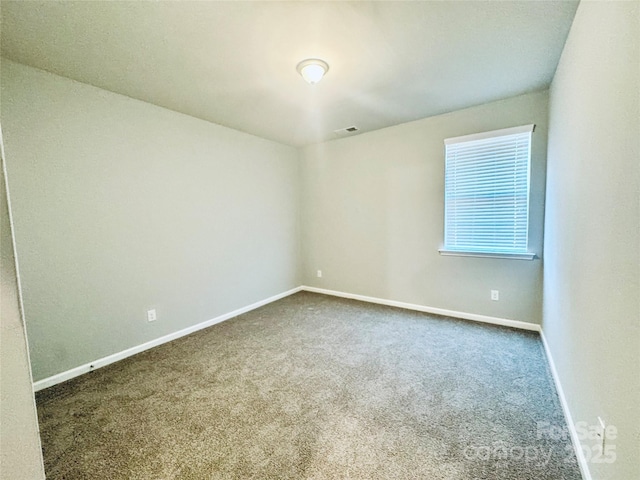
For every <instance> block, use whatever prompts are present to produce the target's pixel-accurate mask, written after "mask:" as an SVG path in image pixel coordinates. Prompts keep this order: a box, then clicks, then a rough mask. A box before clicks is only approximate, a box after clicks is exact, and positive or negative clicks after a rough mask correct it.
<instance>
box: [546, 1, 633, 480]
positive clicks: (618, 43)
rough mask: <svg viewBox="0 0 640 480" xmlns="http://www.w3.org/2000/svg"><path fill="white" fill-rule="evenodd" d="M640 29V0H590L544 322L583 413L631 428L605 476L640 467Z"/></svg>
mask: <svg viewBox="0 0 640 480" xmlns="http://www.w3.org/2000/svg"><path fill="white" fill-rule="evenodd" d="M639 37H640V3H638V2H601V3H598V2H584V1H583V2H581V3H580V6H579V8H578V11H577V14H576V17H575V20H574V22H573V27H572V29H571V33H570V35H569V38H568V40H567V44H566V46H565V50H564V52H563V55H562V59H561V61H560V65H559V67H558V70H557V72H556V75H555V78H554V80H553V84H552V88H551V99H550V129H549V152H548V157H549V167H548V181H547V210H546V222H545V232H546V233H545V246H546V248H545V252H546V254H545V267H544V323H543V329H544V333H545V336H546V338H547V340H548V343H549V346H550V349H551V352H552V356H553V358H554V361H555V364H556V367H557V370H558V374H559V377H560V380H561V383H562V386H563V390H564V392H565V394H566V398H567V401H568V404H569V407H570V411H571V414H572V417H573V420H574V422H580V421H584V422H587V423H588V424H589V425H595V424H596V422H597V417H598V416H601V417H602V418H603V419H604V420H605V421H606V422H607V423H609V424H612V425H615V426H616V427H617V428H618V430H619V436H618V438H617V439H615V440H609V441H608V444H610V445H612V446H614V445H615V452H616V454H617V460H616V461H615V462H614V463H613V464H605V463H595V462H591V463H590V464H589V468H590V470H591V473H592V475H593V478H595V479H598V480H600V479H616V480H618V479H632V478H640V303H639V299H640V196H639V195H640V193H639V192H640V183H639V169H640V145H639V142H640V41H639ZM584 445H585V447H588V448H591V447H592V446H593V445H594V442H589V441H585V443H584Z"/></svg>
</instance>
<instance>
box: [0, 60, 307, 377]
mask: <svg viewBox="0 0 640 480" xmlns="http://www.w3.org/2000/svg"><path fill="white" fill-rule="evenodd" d="M2 125H3V128H4V134H5V147H6V157H7V158H6V161H7V168H8V180H9V186H10V189H11V194H12V208H13V214H14V218H15V234H16V244H17V251H18V255H19V257H20V261H21V262H20V269H21V272H20V273H21V277H22V287H23V291H24V304H25V316H26V322H27V330H28V334H29V344H30V351H31V359H32V366H33V373H34V379H35V380H40V379H43V378H45V377H48V376H50V375H53V374H56V373H59V372H62V371H65V370H68V369H70V368H73V367H76V366H79V365H82V364H85V363H87V362H91V361H93V360H95V359H98V358H101V357H104V356H107V355H110V354H113V353H116V352H120V351H122V350H124V349H127V348H129V347H132V346H136V345H139V344H141V343H144V342H146V341H149V340H153V339H156V338H158V337H161V336H163V335H166V334H169V333H173V332H175V331H178V330H180V329H183V328H186V327H189V326H192V325H194V324H197V323H200V322H203V321H206V320H209V319H211V318H214V317H216V316H218V315H221V314H224V313H227V312H230V311H232V310H235V309H237V308H241V307H245V306H247V305H249V304H251V303H253V302H256V301H259V300H262V299H265V298H267V297H270V296H272V295H275V294H278V293H281V292H284V291H286V290H289V289H291V288H294V287H296V286H298V285H299V284H300V280H299V278H298V258H299V251H298V250H299V249H298V246H299V244H298V225H297V218H298V212H297V208H298V204H299V201H298V193H299V192H298V152H297V150H296V149H294V148H292V147H287V146H284V145H281V144H278V143H275V142H271V141H267V140H263V139H260V138H257V137H254V136H251V135H248V134H244V133H241V132H238V131H235V130H231V129H228V128H224V127H220V126H217V125H214V124H211V123H208V122H205V121H202V120H198V119H195V118H192V117H188V116H185V115H182V114H178V113H175V112H172V111H169V110H166V109H163V108H160V107H156V106H153V105H150V104H147V103H144V102H140V101H137V100H133V99H130V98H127V97H123V96H120V95H116V94H113V93H110V92H107V91H104V90H101V89H98V88H94V87H91V86H89V85H85V84H82V83H78V82H74V81H71V80H68V79H65V78H62V77H58V76H55V75H52V74H49V73H45V72H42V71H39V70H36V69H33V68H30V67H26V66H23V65H20V64H16V63H13V62H9V61H6V60H3V62H2ZM150 308H155V309H157V314H158V320H157V321H156V322H153V323H148V322H147V320H146V311H147V310H148V309H150Z"/></svg>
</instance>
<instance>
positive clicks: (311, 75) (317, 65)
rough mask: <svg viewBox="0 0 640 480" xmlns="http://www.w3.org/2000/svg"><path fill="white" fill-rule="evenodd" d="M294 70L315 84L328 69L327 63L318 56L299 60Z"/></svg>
mask: <svg viewBox="0 0 640 480" xmlns="http://www.w3.org/2000/svg"><path fill="white" fill-rule="evenodd" d="M296 70H297V71H298V73H299V74H300V75H302V78H304V79H305V81H306V82H307V83H309V84H311V85H315V84H316V83H318V82H319V81H320V80H322V77H324V75H325V73H327V72H328V71H329V64H328V63H327V62H325V61H324V60H320V59H319V58H308V59H306V60H303V61H301V62H300V63H299V64H298V66H297V67H296Z"/></svg>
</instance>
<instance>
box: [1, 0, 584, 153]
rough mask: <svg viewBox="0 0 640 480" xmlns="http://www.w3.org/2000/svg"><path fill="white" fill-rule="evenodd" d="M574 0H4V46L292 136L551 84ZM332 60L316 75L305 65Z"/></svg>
mask: <svg viewBox="0 0 640 480" xmlns="http://www.w3.org/2000/svg"><path fill="white" fill-rule="evenodd" d="M576 8H577V1H524V2H517V1H509V2H506V1H505V2H499V1H487V2H485V1H471V2H453V1H438V2H436V1H429V2H419V1H418V2H364V1H363V2H340V1H337V2H336V1H334V2H296V1H292V2H239V1H232V2H213V1H211V2H186V1H172V2H143V1H139V2H138V1H131V2H106V1H102V2H68V1H45V2H23V1H19V2H13V1H5V0H3V1H2V4H1V15H2V17H1V19H2V25H1V27H2V31H1V33H2V54H3V56H5V57H7V58H10V59H12V60H15V61H17V62H20V63H24V64H27V65H31V66H34V67H38V68H41V69H44V70H48V71H51V72H54V73H57V74H59V75H63V76H65V77H69V78H72V79H75V80H79V81H81V82H85V83H89V84H91V85H95V86H98V87H101V88H104V89H106V90H110V91H113V92H117V93H121V94H123V95H127V96H130V97H133V98H137V99H140V100H144V101H147V102H150V103H154V104H156V105H160V106H163V107H166V108H170V109H172V110H175V111H178V112H183V113H186V114H189V115H193V116H195V117H199V118H202V119H205V120H209V121H211V122H215V123H218V124H221V125H225V126H228V127H232V128H235V129H238V130H242V131H245V132H248V133H252V134H254V135H258V136H261V137H264V138H268V139H272V140H276V141H278V142H282V143H285V144H289V145H296V146H301V145H307V144H310V143H315V142H318V141H323V140H329V139H333V138H336V135H335V134H334V133H333V131H334V130H336V129H341V128H344V127H348V126H351V125H357V126H358V127H359V128H360V131H361V132H363V131H370V130H375V129H378V128H383V127H387V126H390V125H395V124H399V123H403V122H407V121H411V120H415V119H418V118H424V117H428V116H431V115H436V114H439V113H444V112H449V111H453V110H457V109H460V108H464V107H468V106H472V105H478V104H482V103H486V102H490V101H493V100H497V99H501V98H505V97H509V96H514V95H518V94H522V93H526V92H530V91H535V90H540V89H544V88H546V87H547V86H548V85H549V83H550V82H551V79H552V76H553V74H554V72H555V68H556V65H557V64H558V60H559V58H560V53H561V51H562V48H563V46H564V42H565V39H566V37H567V34H568V32H569V27H570V25H571V21H572V20H573V16H574V14H575V10H576ZM309 57H318V58H322V59H324V60H326V61H327V62H328V63H329V65H330V70H329V72H328V74H327V75H326V77H325V78H324V79H323V80H322V82H320V83H319V84H318V85H314V86H311V85H308V84H306V83H305V82H304V81H303V80H302V78H301V77H300V76H299V75H298V73H297V72H296V68H295V67H296V64H297V63H298V62H299V61H300V60H302V59H305V58H309Z"/></svg>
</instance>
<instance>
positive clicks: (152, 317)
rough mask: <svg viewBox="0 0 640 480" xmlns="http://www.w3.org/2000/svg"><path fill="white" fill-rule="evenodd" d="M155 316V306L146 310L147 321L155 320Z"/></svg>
mask: <svg viewBox="0 0 640 480" xmlns="http://www.w3.org/2000/svg"><path fill="white" fill-rule="evenodd" d="M157 318H158V316H157V315H156V310H155V308H154V309H153V310H147V322H155V321H156V320H157Z"/></svg>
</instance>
